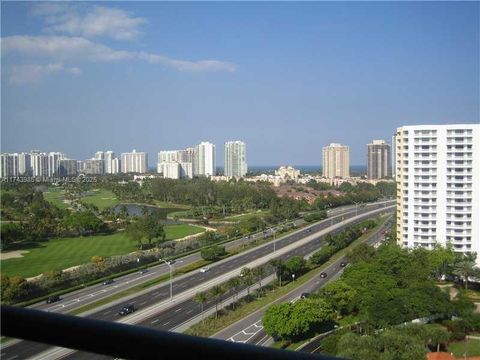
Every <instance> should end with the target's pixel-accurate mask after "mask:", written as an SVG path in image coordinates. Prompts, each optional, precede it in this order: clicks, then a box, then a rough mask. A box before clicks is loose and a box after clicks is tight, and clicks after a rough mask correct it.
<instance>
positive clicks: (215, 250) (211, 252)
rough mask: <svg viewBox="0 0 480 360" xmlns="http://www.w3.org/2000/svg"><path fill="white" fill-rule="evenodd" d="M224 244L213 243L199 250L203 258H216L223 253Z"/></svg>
mask: <svg viewBox="0 0 480 360" xmlns="http://www.w3.org/2000/svg"><path fill="white" fill-rule="evenodd" d="M225 253H226V252H225V246H220V245H213V246H209V247H207V248H203V249H202V250H200V255H201V256H202V259H204V260H217V259H219V258H221V257H222V256H223V255H225Z"/></svg>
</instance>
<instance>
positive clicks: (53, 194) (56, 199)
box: [43, 188, 68, 209]
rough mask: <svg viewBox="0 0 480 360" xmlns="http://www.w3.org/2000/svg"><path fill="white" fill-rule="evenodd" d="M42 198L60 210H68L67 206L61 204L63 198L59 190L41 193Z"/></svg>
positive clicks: (51, 189)
mask: <svg viewBox="0 0 480 360" xmlns="http://www.w3.org/2000/svg"><path fill="white" fill-rule="evenodd" d="M43 197H44V198H45V200H47V201H49V202H51V203H52V204H53V205H55V206H57V207H59V208H60V209H66V208H68V204H66V203H64V202H63V200H64V199H65V198H64V197H63V190H61V189H60V188H49V189H48V191H45V192H44V193H43Z"/></svg>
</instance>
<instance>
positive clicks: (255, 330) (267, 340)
mask: <svg viewBox="0 0 480 360" xmlns="http://www.w3.org/2000/svg"><path fill="white" fill-rule="evenodd" d="M389 226H391V222H390V220H388V221H386V222H385V223H384V224H383V226H382V227H380V228H379V229H377V230H376V231H375V232H374V233H373V234H371V235H370V236H369V238H368V239H367V240H366V241H365V242H366V243H367V244H375V243H378V242H379V241H381V240H382V239H383V238H384V233H385V230H386V229H388V228H389ZM342 262H343V263H344V262H346V259H345V257H342V258H340V259H338V260H336V261H335V262H334V263H332V264H331V265H329V266H328V267H327V268H325V269H322V272H326V273H327V277H326V278H321V277H319V276H317V277H315V278H313V279H311V280H310V281H308V282H306V283H305V284H303V285H302V286H300V287H298V288H296V289H295V290H293V291H291V292H290V293H288V294H286V295H285V296H283V297H282V298H280V299H278V300H277V301H275V303H283V302H289V301H290V302H291V301H296V300H298V299H299V298H300V295H301V294H302V293H313V292H315V291H317V290H318V289H320V288H322V287H323V286H325V285H326V284H327V283H328V282H330V281H332V280H335V279H337V278H338V277H340V275H341V274H342V272H343V270H344V269H345V268H344V267H342V266H340V264H341V263H342ZM266 309H267V307H264V308H262V309H259V310H258V311H256V312H254V313H252V314H250V315H249V316H248V317H245V318H243V319H242V320H240V321H238V322H236V323H235V324H232V325H230V326H229V327H227V328H225V329H223V330H222V331H220V332H218V333H216V334H215V335H213V336H212V337H213V338H215V339H221V340H228V341H233V342H241V343H246V344H255V345H269V344H271V343H272V342H273V340H272V339H271V337H270V336H268V335H267V334H266V333H265V331H264V330H263V326H262V321H261V319H262V317H263V314H264V313H265V311H266ZM316 347H318V345H317V346H316Z"/></svg>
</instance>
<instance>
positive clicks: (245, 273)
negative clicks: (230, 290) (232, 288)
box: [240, 267, 255, 297]
mask: <svg viewBox="0 0 480 360" xmlns="http://www.w3.org/2000/svg"><path fill="white" fill-rule="evenodd" d="M240 277H241V278H242V282H243V283H244V284H245V286H246V287H247V297H250V287H251V286H252V285H253V284H255V278H254V277H253V272H252V269H250V268H247V267H244V268H243V269H242V270H241V272H240Z"/></svg>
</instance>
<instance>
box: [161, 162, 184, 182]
mask: <svg viewBox="0 0 480 360" xmlns="http://www.w3.org/2000/svg"><path fill="white" fill-rule="evenodd" d="M157 172H158V173H160V174H163V177H164V178H167V179H180V176H181V170H180V164H179V163H178V162H176V161H162V162H161V163H159V164H158V167H157Z"/></svg>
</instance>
